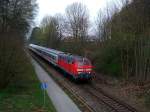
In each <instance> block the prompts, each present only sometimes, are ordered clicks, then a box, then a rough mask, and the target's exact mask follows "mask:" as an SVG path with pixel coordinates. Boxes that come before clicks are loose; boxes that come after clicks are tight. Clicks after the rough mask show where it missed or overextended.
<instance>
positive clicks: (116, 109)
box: [83, 85, 137, 112]
mask: <svg viewBox="0 0 150 112" xmlns="http://www.w3.org/2000/svg"><path fill="white" fill-rule="evenodd" d="M83 88H84V89H86V91H88V92H89V93H90V94H91V95H92V96H93V97H95V98H96V99H97V100H99V103H101V104H104V105H106V106H107V107H108V108H109V109H110V111H111V112H137V110H136V109H134V108H133V107H131V106H130V105H128V104H125V103H124V102H121V101H118V99H116V98H114V97H112V96H110V95H108V94H106V93H105V92H104V91H102V90H101V88H99V87H95V86H93V85H90V86H89V85H88V86H87V85H86V86H85V85H84V86H83Z"/></svg>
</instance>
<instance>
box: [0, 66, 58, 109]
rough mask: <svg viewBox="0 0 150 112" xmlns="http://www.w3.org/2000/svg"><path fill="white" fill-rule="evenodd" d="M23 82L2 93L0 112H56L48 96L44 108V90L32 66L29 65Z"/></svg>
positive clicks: (0, 94) (20, 81)
mask: <svg viewBox="0 0 150 112" xmlns="http://www.w3.org/2000/svg"><path fill="white" fill-rule="evenodd" d="M27 68H28V69H27V72H26V74H24V75H23V74H22V77H23V78H21V79H22V80H18V81H16V82H13V83H11V84H10V85H9V86H8V87H7V88H6V89H4V90H1V91H0V112H56V109H55V108H54V106H53V104H52V102H51V101H50V99H49V98H48V96H47V95H46V98H45V99H46V101H45V106H44V107H43V104H44V101H43V90H41V88H40V82H39V80H38V79H37V77H36V74H35V72H34V70H33V68H32V66H31V65H29V64H28V67H27Z"/></svg>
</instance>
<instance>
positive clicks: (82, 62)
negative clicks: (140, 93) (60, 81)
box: [76, 57, 93, 79]
mask: <svg viewBox="0 0 150 112" xmlns="http://www.w3.org/2000/svg"><path fill="white" fill-rule="evenodd" d="M76 63H77V75H78V79H91V78H92V75H93V73H92V68H93V66H92V64H91V62H90V61H89V60H88V59H87V58H82V57H78V58H77V59H76Z"/></svg>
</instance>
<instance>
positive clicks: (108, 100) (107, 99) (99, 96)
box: [30, 53, 137, 112]
mask: <svg viewBox="0 0 150 112" xmlns="http://www.w3.org/2000/svg"><path fill="white" fill-rule="evenodd" d="M30 54H31V55H32V57H33V58H34V59H36V60H37V61H38V62H39V63H40V65H42V66H43V67H44V68H45V69H46V71H48V72H50V73H51V74H52V77H53V78H54V79H55V80H56V81H57V83H58V84H59V85H60V86H61V87H62V88H63V89H65V90H67V91H68V92H69V93H71V94H72V95H73V97H74V98H75V99H77V100H78V102H80V103H81V104H82V107H81V108H82V109H81V110H82V111H83V112H137V110H136V109H134V108H133V107H131V106H130V105H127V104H125V103H124V102H122V101H119V100H118V99H116V98H114V97H112V96H110V95H108V94H107V93H105V92H104V91H102V89H101V88H99V87H96V86H95V85H94V84H93V83H90V84H83V85H82V84H80V85H77V84H75V83H72V82H71V81H69V80H67V79H66V78H64V77H63V75H62V73H60V72H58V71H56V69H54V68H53V67H50V66H49V65H48V64H45V61H43V60H41V59H40V58H38V57H37V56H35V54H32V53H30ZM54 74H55V75H54ZM56 76H58V77H56ZM79 91H82V92H81V93H83V94H84V95H86V94H88V95H87V97H91V99H92V101H90V103H88V101H87V100H86V98H87V97H83V94H82V95H81V94H80V92H79ZM91 102H93V103H92V104H93V105H91ZM94 103H95V104H94ZM96 105H98V106H100V108H101V107H102V108H103V109H102V111H100V109H96ZM98 106H97V107H98Z"/></svg>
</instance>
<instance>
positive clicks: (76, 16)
mask: <svg viewBox="0 0 150 112" xmlns="http://www.w3.org/2000/svg"><path fill="white" fill-rule="evenodd" d="M66 15H67V19H68V25H69V28H70V29H71V32H70V33H71V35H72V36H73V37H74V38H75V39H76V40H77V39H78V38H80V39H82V40H84V39H85V38H86V37H87V35H88V26H89V14H88V9H87V8H86V6H85V5H83V4H81V3H73V4H71V5H69V6H68V7H67V8H66Z"/></svg>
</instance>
